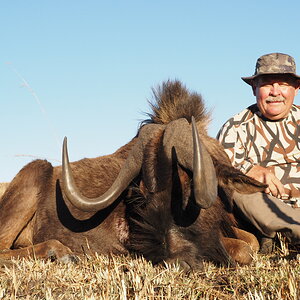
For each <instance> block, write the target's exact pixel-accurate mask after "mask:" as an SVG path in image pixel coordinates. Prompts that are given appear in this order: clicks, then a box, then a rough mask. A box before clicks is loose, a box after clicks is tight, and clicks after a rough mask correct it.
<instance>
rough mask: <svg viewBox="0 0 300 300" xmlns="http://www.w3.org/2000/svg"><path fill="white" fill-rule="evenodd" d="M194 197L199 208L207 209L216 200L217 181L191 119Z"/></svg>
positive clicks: (211, 164)
mask: <svg viewBox="0 0 300 300" xmlns="http://www.w3.org/2000/svg"><path fill="white" fill-rule="evenodd" d="M192 132H193V150H194V154H193V157H194V159H193V182H194V196H195V200H196V202H197V203H198V204H199V205H200V207H201V208H208V207H210V206H212V204H213V203H214V202H215V200H216V199H217V195H218V191H217V187H218V181H217V177H216V172H215V168H214V165H213V162H212V159H211V157H210V155H209V153H208V152H207V150H206V149H205V147H204V146H203V145H202V143H201V142H200V138H199V134H198V130H197V126H196V122H195V119H194V117H192Z"/></svg>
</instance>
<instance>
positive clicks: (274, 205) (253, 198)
mask: <svg viewBox="0 0 300 300" xmlns="http://www.w3.org/2000/svg"><path fill="white" fill-rule="evenodd" d="M233 199H234V202H235V204H236V205H237V207H238V208H239V209H240V210H241V211H242V213H243V214H244V216H245V218H246V219H248V221H250V222H251V223H252V224H253V225H254V226H255V227H256V228H257V229H258V230H259V231H260V232H261V233H262V234H263V235H265V236H267V237H271V238H273V237H274V236H275V234H276V232H290V234H291V237H292V238H293V239H295V240H296V241H297V242H300V208H293V207H291V206H289V205H287V204H285V203H283V202H282V201H281V200H279V199H278V198H275V197H273V196H270V195H268V194H265V193H254V194H240V193H237V192H234V194H233Z"/></svg>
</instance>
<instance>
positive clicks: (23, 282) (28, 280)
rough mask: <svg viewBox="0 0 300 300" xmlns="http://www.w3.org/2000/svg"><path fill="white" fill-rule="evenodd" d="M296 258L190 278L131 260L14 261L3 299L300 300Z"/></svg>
mask: <svg viewBox="0 0 300 300" xmlns="http://www.w3.org/2000/svg"><path fill="white" fill-rule="evenodd" d="M283 246H284V245H283ZM293 254H294V253H292V252H290V253H288V250H287V249H286V248H285V246H284V247H283V250H282V249H277V250H276V251H275V253H273V254H272V255H268V256H266V255H260V254H258V255H256V256H255V257H254V262H253V264H252V265H250V266H246V267H239V266H238V267H236V268H234V269H233V268H226V267H217V266H215V265H214V264H212V263H205V265H204V270H202V271H197V272H190V273H188V274H187V273H184V272H182V271H180V269H179V268H178V266H176V265H166V266H156V267H153V266H152V265H151V263H149V262H147V261H145V260H144V259H143V258H131V257H114V256H112V257H108V256H95V257H81V258H80V260H79V262H78V263H77V264H62V263H58V262H51V261H43V260H36V259H26V260H13V261H11V262H8V263H5V262H2V266H1V268H0V278H1V279H0V299H300V292H299V284H300V280H299V275H300V261H299V259H298V258H297V256H296V255H293Z"/></svg>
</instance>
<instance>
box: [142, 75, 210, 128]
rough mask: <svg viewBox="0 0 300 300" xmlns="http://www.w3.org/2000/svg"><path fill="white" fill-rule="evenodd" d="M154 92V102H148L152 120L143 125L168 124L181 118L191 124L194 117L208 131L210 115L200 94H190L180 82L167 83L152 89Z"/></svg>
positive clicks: (144, 122) (149, 114)
mask: <svg viewBox="0 0 300 300" xmlns="http://www.w3.org/2000/svg"><path fill="white" fill-rule="evenodd" d="M152 92H153V100H152V101H150V100H149V101H148V102H149V104H150V108H151V110H152V112H150V113H147V114H146V115H148V116H149V117H150V119H147V120H145V121H143V123H142V124H149V123H155V124H168V123H170V122H172V121H174V120H177V119H180V118H185V119H187V120H188V122H189V123H191V119H192V116H194V118H195V120H196V122H197V124H199V122H201V123H202V124H203V128H205V129H206V127H207V125H208V123H209V121H210V115H209V113H208V112H207V111H206V109H205V106H204V101H203V99H202V97H201V95H200V94H198V93H196V92H190V91H189V90H188V89H187V88H186V87H185V86H184V85H183V84H182V83H181V82H180V81H179V80H175V81H170V80H168V81H165V82H163V83H162V85H160V86H158V87H157V88H156V89H155V88H152Z"/></svg>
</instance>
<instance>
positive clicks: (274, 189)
mask: <svg viewBox="0 0 300 300" xmlns="http://www.w3.org/2000/svg"><path fill="white" fill-rule="evenodd" d="M265 181H266V183H267V184H268V186H269V187H268V189H269V193H271V194H272V195H273V196H275V197H277V198H281V195H283V194H285V191H284V187H283V184H282V183H281V182H280V180H279V179H278V178H277V177H276V176H275V175H274V174H273V173H269V174H268V175H267V176H266V178H265Z"/></svg>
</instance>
